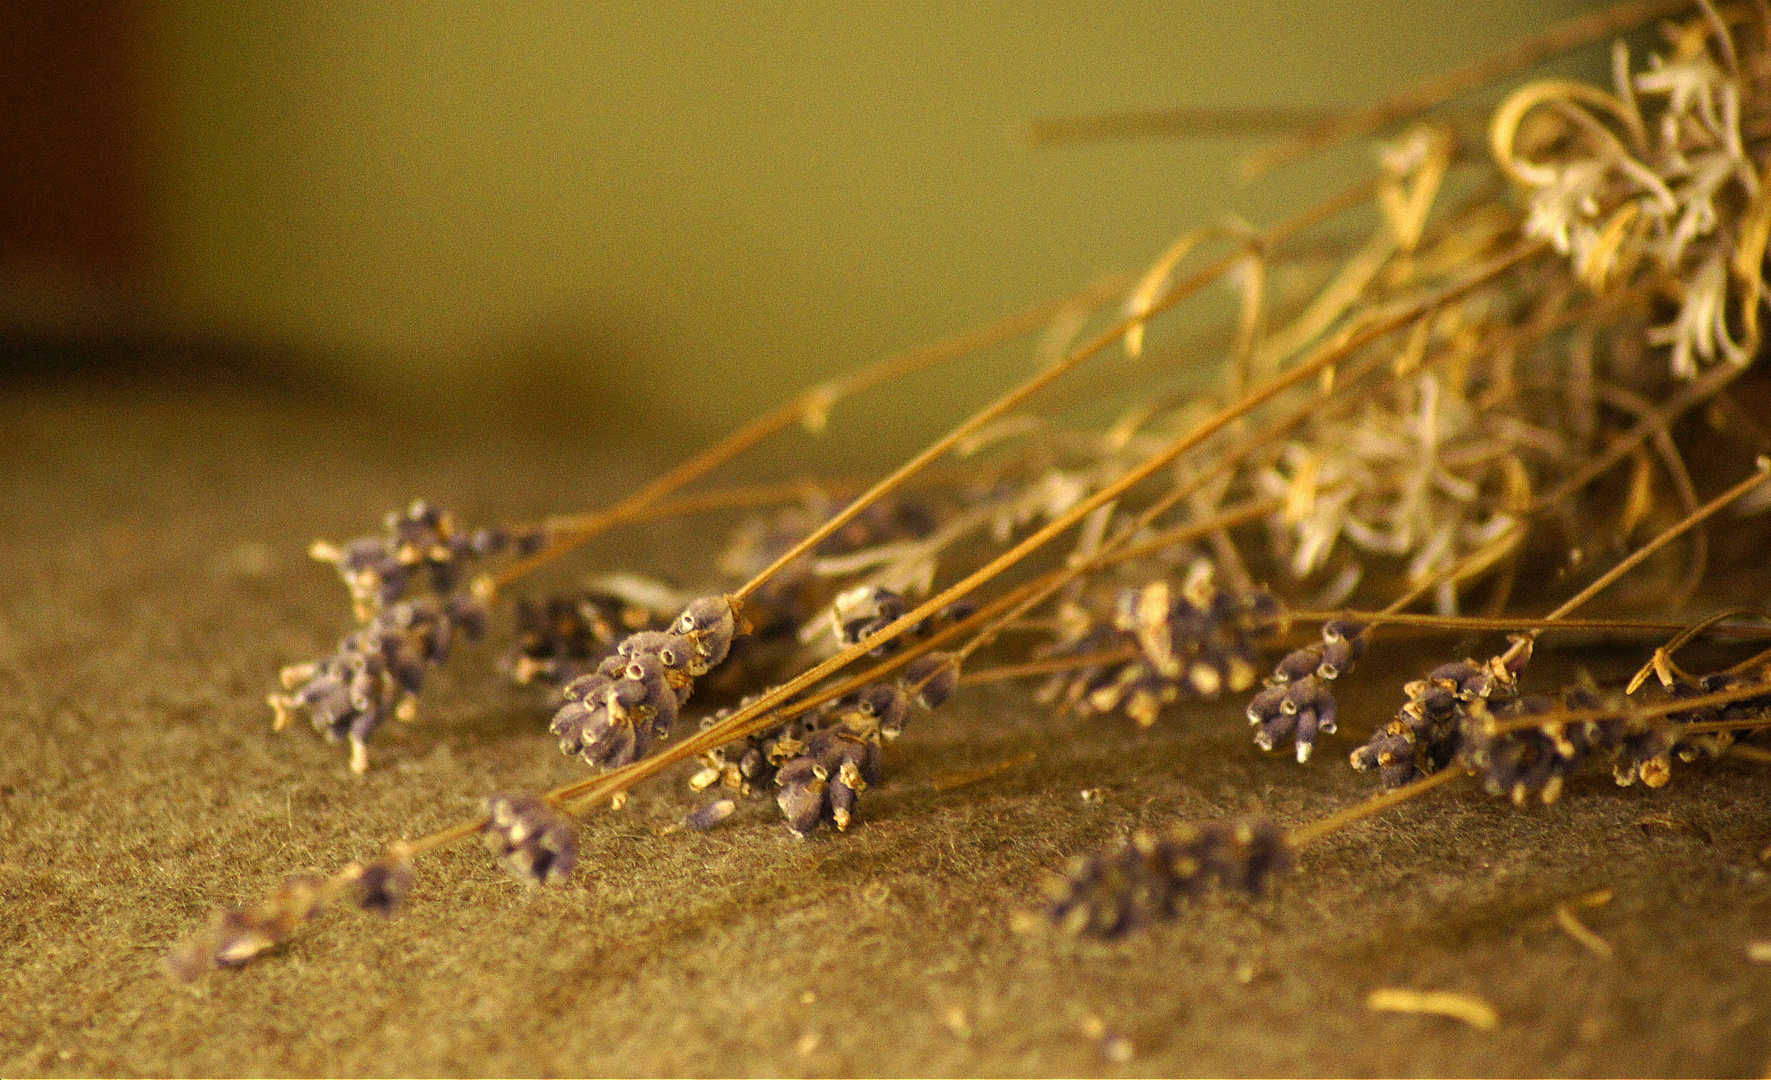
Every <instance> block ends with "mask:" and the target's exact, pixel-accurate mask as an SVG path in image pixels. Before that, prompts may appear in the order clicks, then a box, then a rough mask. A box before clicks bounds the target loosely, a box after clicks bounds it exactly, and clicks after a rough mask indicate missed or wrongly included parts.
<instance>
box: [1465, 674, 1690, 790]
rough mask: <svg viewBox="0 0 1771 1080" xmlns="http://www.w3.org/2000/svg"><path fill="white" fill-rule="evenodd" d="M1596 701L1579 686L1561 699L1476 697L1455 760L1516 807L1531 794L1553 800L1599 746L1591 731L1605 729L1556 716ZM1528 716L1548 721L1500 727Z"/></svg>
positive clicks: (1469, 707) (1468, 705)
mask: <svg viewBox="0 0 1771 1080" xmlns="http://www.w3.org/2000/svg"><path fill="white" fill-rule="evenodd" d="M1593 704H1596V700H1595V699H1594V698H1592V697H1591V696H1590V695H1589V694H1587V693H1586V692H1585V691H1581V690H1575V691H1571V692H1569V693H1567V694H1565V695H1564V697H1563V700H1562V702H1560V703H1559V702H1557V700H1556V699H1555V698H1551V697H1547V696H1545V695H1543V694H1522V695H1517V696H1513V697H1510V698H1500V699H1494V700H1493V701H1492V703H1491V701H1490V699H1487V698H1480V697H1478V698H1472V699H1471V700H1470V701H1468V702H1467V703H1466V707H1465V709H1464V710H1463V716H1462V722H1461V725H1460V731H1459V738H1458V743H1459V745H1458V755H1457V763H1458V765H1459V766H1460V767H1462V768H1464V769H1466V770H1468V771H1469V772H1471V773H1474V774H1476V775H1477V776H1479V777H1481V779H1482V787H1483V790H1485V791H1487V792H1488V793H1489V794H1490V795H1504V796H1507V797H1508V798H1511V799H1512V800H1513V805H1514V806H1523V805H1525V803H1526V802H1527V801H1528V800H1530V799H1532V798H1537V799H1539V800H1541V801H1542V802H1544V803H1545V804H1548V803H1553V802H1555V801H1556V800H1557V799H1558V798H1560V797H1561V795H1562V786H1563V785H1564V784H1565V783H1567V780H1568V777H1569V776H1571V775H1573V773H1574V770H1575V769H1577V768H1579V767H1580V765H1581V763H1582V762H1583V761H1584V760H1585V759H1586V757H1587V755H1588V754H1590V753H1591V752H1592V751H1593V750H1595V749H1597V748H1598V747H1596V746H1595V744H1594V743H1593V742H1592V741H1591V735H1593V734H1594V733H1596V732H1598V731H1600V730H1602V729H1599V728H1597V727H1596V726H1588V725H1571V724H1560V723H1556V722H1555V721H1554V720H1553V719H1552V717H1553V715H1554V714H1555V713H1556V712H1558V711H1561V710H1565V709H1570V708H1584V707H1588V706H1591V705H1593ZM1559 705H1560V709H1559V708H1558V706H1559ZM1529 717H1543V718H1544V720H1545V723H1543V724H1542V725H1541V726H1539V727H1534V728H1523V729H1520V730H1505V729H1503V728H1501V725H1502V724H1503V723H1506V722H1509V721H1512V722H1516V721H1519V720H1522V719H1525V718H1529ZM1661 782H1662V783H1664V782H1665V781H1661ZM1649 786H1651V787H1654V786H1659V785H1658V784H1653V783H1650V785H1649Z"/></svg>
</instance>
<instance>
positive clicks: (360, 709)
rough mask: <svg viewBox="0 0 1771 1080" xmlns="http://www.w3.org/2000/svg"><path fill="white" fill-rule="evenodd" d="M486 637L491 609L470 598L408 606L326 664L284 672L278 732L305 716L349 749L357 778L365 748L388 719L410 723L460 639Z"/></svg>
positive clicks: (377, 621)
mask: <svg viewBox="0 0 1771 1080" xmlns="http://www.w3.org/2000/svg"><path fill="white" fill-rule="evenodd" d="M485 629H486V609H485V606H484V605H483V604H482V603H481V602H480V601H479V600H477V599H475V598H474V597H472V596H470V595H468V594H467V593H465V592H459V593H452V594H450V595H448V596H445V597H440V598H436V597H419V598H417V599H413V600H401V601H399V602H398V603H396V604H394V605H392V606H391V607H388V608H385V609H383V610H382V611H381V612H380V613H379V614H377V615H376V616H375V617H374V618H373V619H371V620H370V622H369V625H367V626H365V627H363V628H362V629H361V630H358V631H357V632H355V633H353V634H351V635H350V636H348V637H346V638H345V639H344V640H343V641H342V642H340V643H339V646H338V651H337V652H335V653H333V654H332V655H331V656H328V657H325V658H324V659H321V660H317V661H314V662H312V663H307V664H294V665H291V666H289V667H286V668H284V669H283V671H282V673H281V676H280V678H281V680H282V683H283V688H284V689H285V690H286V691H288V693H282V694H277V693H273V694H271V695H270V697H269V698H268V699H267V700H268V701H269V702H270V706H271V709H272V711H273V712H274V713H275V714H276V719H275V727H276V729H277V730H279V731H280V730H282V729H283V728H284V727H287V726H288V725H289V723H290V721H291V719H292V718H293V716H294V714H295V712H296V711H297V710H300V709H305V710H307V712H308V718H309V720H310V721H311V722H312V723H313V726H314V729H315V730H316V731H319V732H320V733H321V734H323V735H325V736H326V738H327V740H328V741H330V742H336V741H338V740H339V739H345V740H348V741H349V742H350V747H351V762H350V767H351V771H352V772H358V773H360V772H363V771H364V770H365V769H367V768H368V767H369V755H368V750H367V748H366V745H365V744H366V743H367V741H368V739H369V736H370V735H371V734H373V733H374V732H375V730H376V729H377V728H379V727H380V726H381V725H382V724H383V723H384V722H385V721H386V720H387V719H388V718H389V717H398V718H399V719H401V720H411V719H412V718H413V717H414V716H416V715H417V708H418V693H419V691H420V690H421V689H422V688H423V686H424V675H425V668H426V667H427V666H428V665H430V664H440V663H442V662H443V660H445V659H446V658H447V657H448V655H449V650H450V648H451V647H452V646H453V645H454V643H455V639H456V636H457V635H461V636H463V637H466V638H468V639H469V640H474V639H477V638H479V637H480V635H481V634H483V633H484V632H485Z"/></svg>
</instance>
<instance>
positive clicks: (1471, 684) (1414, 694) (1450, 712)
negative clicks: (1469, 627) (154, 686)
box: [1350, 638, 1531, 789]
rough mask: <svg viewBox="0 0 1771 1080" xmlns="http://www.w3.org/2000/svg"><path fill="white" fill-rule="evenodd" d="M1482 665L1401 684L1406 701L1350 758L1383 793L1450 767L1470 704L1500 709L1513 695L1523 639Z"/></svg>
mask: <svg viewBox="0 0 1771 1080" xmlns="http://www.w3.org/2000/svg"><path fill="white" fill-rule="evenodd" d="M1514 641H1515V643H1516V644H1515V648H1514V649H1513V650H1512V651H1511V652H1509V653H1508V654H1507V655H1506V656H1497V657H1494V658H1492V659H1490V660H1489V661H1488V662H1487V663H1477V662H1476V661H1474V660H1468V659H1466V660H1460V661H1458V662H1457V663H1453V664H1441V665H1440V666H1439V667H1436V668H1434V669H1433V670H1432V671H1431V672H1429V673H1428V675H1427V677H1426V678H1424V679H1417V680H1415V681H1414V682H1411V683H1408V684H1407V685H1405V686H1403V688H1402V692H1403V693H1405V694H1407V695H1408V701H1407V702H1406V703H1404V704H1403V706H1402V708H1401V709H1399V710H1398V711H1397V713H1396V716H1395V718H1394V719H1392V720H1391V721H1390V722H1389V723H1388V724H1386V725H1385V726H1383V727H1381V728H1379V729H1378V730H1377V731H1376V732H1374V733H1373V734H1372V736H1371V738H1370V740H1368V741H1367V742H1366V744H1365V745H1364V746H1361V747H1360V748H1359V749H1357V750H1355V751H1353V753H1352V754H1351V756H1350V760H1351V761H1352V763H1353V768H1355V769H1358V770H1359V771H1360V772H1369V771H1371V770H1373V769H1376V770H1378V774H1379V778H1380V780H1381V782H1382V785H1383V787H1384V788H1385V789H1390V788H1397V787H1401V786H1402V785H1403V784H1406V783H1408V782H1409V781H1411V780H1415V779H1418V778H1420V777H1423V776H1428V775H1430V774H1432V773H1435V772H1438V771H1439V770H1440V769H1442V768H1444V767H1445V766H1447V765H1449V764H1451V762H1452V761H1453V760H1454V759H1455V758H1456V757H1457V756H1458V753H1459V751H1460V750H1461V749H1462V747H1463V724H1464V721H1465V720H1466V719H1468V717H1469V708H1470V703H1471V702H1474V701H1483V702H1492V704H1491V705H1490V707H1491V708H1492V707H1494V706H1497V705H1502V704H1504V703H1506V702H1508V701H1511V700H1512V699H1513V698H1515V697H1517V696H1518V693H1519V673H1520V672H1521V671H1523V670H1524V669H1525V665H1526V664H1527V663H1529V662H1530V659H1531V650H1530V647H1529V643H1527V642H1525V640H1524V639H1521V638H1515V639H1514Z"/></svg>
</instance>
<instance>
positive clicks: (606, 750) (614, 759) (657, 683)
mask: <svg viewBox="0 0 1771 1080" xmlns="http://www.w3.org/2000/svg"><path fill="white" fill-rule="evenodd" d="M738 626H739V624H738V615H737V609H736V605H735V604H734V603H733V602H732V600H731V599H730V598H729V597H726V596H704V597H701V598H699V599H697V600H693V601H691V602H690V603H689V605H688V606H687V607H685V608H684V609H683V611H682V614H681V615H679V616H678V617H677V618H676V620H675V621H674V622H672V623H671V627H670V629H669V630H665V631H654V630H646V631H640V632H638V633H635V634H630V635H628V636H627V637H626V638H625V639H623V640H622V642H621V644H620V645H619V646H617V647H616V651H615V653H614V654H613V655H611V656H609V657H608V658H607V659H605V660H604V661H603V662H602V663H601V664H600V665H599V666H598V669H597V670H596V671H595V672H593V673H591V674H589V675H584V676H580V677H579V678H577V679H574V680H573V681H572V682H570V683H568V684H567V685H566V686H565V688H564V689H563V690H562V691H561V693H562V696H563V697H564V698H565V704H563V705H561V706H560V708H559V711H557V712H556V713H555V714H554V717H553V721H552V723H551V724H550V725H549V727H550V730H552V731H553V733H554V734H555V735H558V736H559V737H560V749H561V751H563V752H565V753H568V754H578V755H581V756H582V757H583V758H584V760H585V761H586V762H588V763H589V764H592V765H596V766H600V767H611V766H621V765H627V764H630V763H631V762H633V761H634V760H635V759H637V758H639V757H641V756H643V755H644V754H645V753H646V751H647V750H648V749H649V748H650V747H651V745H652V743H653V742H654V741H655V740H657V739H660V738H663V737H665V736H667V735H668V734H669V732H670V727H671V725H672V723H674V722H675V720H676V717H677V714H678V712H679V710H680V709H681V707H682V705H683V704H684V703H685V702H687V701H688V699H689V695H690V694H691V693H693V691H694V686H695V680H696V679H697V678H699V677H700V676H702V675H705V674H707V672H708V671H710V670H712V669H713V668H714V667H716V666H718V665H719V664H720V663H721V662H722V661H724V660H725V658H726V656H727V654H728V653H729V652H730V650H731V646H732V641H733V639H734V638H735V637H736V636H737V634H738Z"/></svg>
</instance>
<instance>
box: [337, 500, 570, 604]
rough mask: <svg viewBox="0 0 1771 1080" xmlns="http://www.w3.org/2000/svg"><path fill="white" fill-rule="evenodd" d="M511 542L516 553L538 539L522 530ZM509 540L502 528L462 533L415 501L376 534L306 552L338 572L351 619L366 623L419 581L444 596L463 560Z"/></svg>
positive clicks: (443, 513)
mask: <svg viewBox="0 0 1771 1080" xmlns="http://www.w3.org/2000/svg"><path fill="white" fill-rule="evenodd" d="M514 539H515V542H516V544H517V546H518V548H519V550H521V549H522V548H523V547H524V546H525V545H527V544H530V543H534V542H538V540H539V537H538V535H537V534H535V533H532V532H525V533H520V534H518V535H517V536H516V537H515V538H514ZM512 541H513V537H512V536H511V534H510V533H508V532H506V531H505V530H503V529H475V530H472V531H469V530H467V529H464V528H462V527H461V526H460V525H459V524H458V523H457V522H456V520H455V515H453V514H451V513H450V512H449V511H447V510H444V509H441V508H439V507H435V506H432V505H430V504H429V503H427V502H425V501H424V500H422V499H415V500H413V502H412V504H411V505H410V506H408V507H407V508H406V509H404V510H394V511H390V512H389V513H388V515H387V518H386V521H385V523H384V525H383V530H382V533H381V535H379V536H362V537H358V538H357V539H355V540H351V541H348V542H346V543H344V544H342V545H339V544H331V543H328V542H327V541H324V540H316V541H314V543H313V546H312V547H310V548H309V549H308V554H309V555H311V556H312V557H313V558H314V559H316V560H318V561H320V562H329V563H331V564H332V565H333V566H335V567H336V568H337V569H338V574H339V577H341V578H343V579H344V583H345V585H346V586H347V587H349V589H350V593H351V600H352V601H353V603H354V605H355V609H356V614H357V618H358V619H359V620H361V621H363V622H368V621H369V620H371V619H373V618H374V617H375V616H376V614H377V613H378V612H380V611H382V610H383V609H385V608H387V607H390V606H391V605H393V604H395V603H396V602H398V601H399V600H400V599H401V598H402V597H404V596H405V595H406V592H407V589H408V588H410V587H411V586H412V585H413V584H415V583H416V582H417V581H419V580H420V579H422V580H423V581H424V582H425V583H426V584H427V585H428V586H429V588H430V590H431V591H432V592H433V593H435V594H437V595H439V596H447V595H449V594H450V593H452V592H454V591H455V587H456V585H457V584H458V583H459V582H460V580H461V573H462V569H463V567H464V566H465V565H466V564H467V563H468V562H470V561H471V560H474V559H477V558H482V557H484V556H487V555H495V554H497V553H499V552H501V551H503V550H504V549H505V548H506V547H508V546H510V544H511V543H512Z"/></svg>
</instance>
